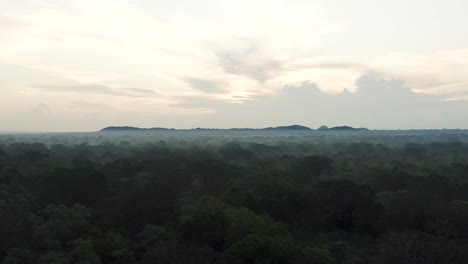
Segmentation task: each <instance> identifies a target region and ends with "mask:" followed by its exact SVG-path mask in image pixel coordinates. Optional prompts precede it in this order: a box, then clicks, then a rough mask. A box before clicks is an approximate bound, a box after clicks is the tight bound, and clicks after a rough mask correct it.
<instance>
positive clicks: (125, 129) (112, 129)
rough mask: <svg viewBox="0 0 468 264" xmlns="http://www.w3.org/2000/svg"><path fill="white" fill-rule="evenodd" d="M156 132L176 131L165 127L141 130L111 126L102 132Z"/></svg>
mask: <svg viewBox="0 0 468 264" xmlns="http://www.w3.org/2000/svg"><path fill="white" fill-rule="evenodd" d="M154 130H174V129H173V128H164V127H153V128H139V127H131V126H110V127H105V128H103V129H101V130H100V131H101V132H112V131H154Z"/></svg>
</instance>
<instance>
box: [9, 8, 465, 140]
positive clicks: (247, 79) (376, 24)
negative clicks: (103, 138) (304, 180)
mask: <svg viewBox="0 0 468 264" xmlns="http://www.w3.org/2000/svg"><path fill="white" fill-rule="evenodd" d="M466 10H468V1H466V0H443V1H442V0H425V1H423V0H412V1H407V0H393V1H384V0H326V1H325V0H308V1H306V0H281V1H280V0H269V1H264V0H249V1H247V0H237V1H228V0H197V1H194V0H190V1H189V0H177V1H166V0H164V1H163V0H15V1H12V0H0V131H57V132H61V131H95V130H99V129H100V128H102V127H105V126H110V125H129V126H139V127H171V128H172V127H173V128H193V127H213V128H232V127H254V128H259V127H269V126H279V125H291V124H301V125H306V126H309V127H312V128H316V127H319V126H321V125H328V126H338V125H351V126H356V127H368V128H372V129H429V128H435V129H438V128H468V123H467V122H466V120H467V118H468V27H467V26H466V25H468V16H466ZM464 121H465V122H464Z"/></svg>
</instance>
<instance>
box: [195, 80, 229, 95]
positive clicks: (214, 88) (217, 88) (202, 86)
mask: <svg viewBox="0 0 468 264" xmlns="http://www.w3.org/2000/svg"><path fill="white" fill-rule="evenodd" d="M187 82H188V83H189V84H190V85H192V86H193V87H195V88H196V89H198V90H200V91H202V92H205V93H221V92H223V89H222V88H221V87H222V83H216V82H215V81H212V80H203V79H197V78H187Z"/></svg>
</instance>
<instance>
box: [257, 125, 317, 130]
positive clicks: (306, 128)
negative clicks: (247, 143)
mask: <svg viewBox="0 0 468 264" xmlns="http://www.w3.org/2000/svg"><path fill="white" fill-rule="evenodd" d="M262 130H312V129H311V128H309V127H306V126H300V125H292V126H278V127H267V128H263V129H262Z"/></svg>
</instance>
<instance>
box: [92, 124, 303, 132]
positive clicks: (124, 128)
mask: <svg viewBox="0 0 468 264" xmlns="http://www.w3.org/2000/svg"><path fill="white" fill-rule="evenodd" d="M160 130H176V129H174V128H163V127H153V128H139V127H131V126H110V127H105V128H103V129H101V130H100V131H101V132H119V131H160ZM177 130H179V129H177ZM180 130H210V131H212V130H274V131H276V130H281V131H284V130H288V131H306V130H312V129H311V128H309V127H306V126H300V125H292V126H278V127H267V128H231V129H217V128H192V129H180Z"/></svg>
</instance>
